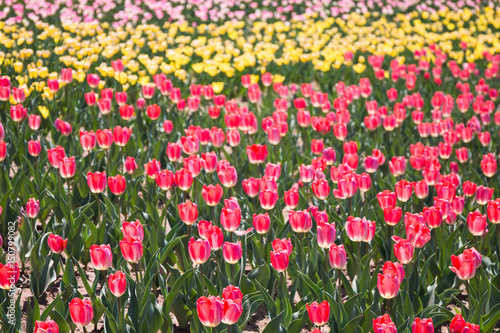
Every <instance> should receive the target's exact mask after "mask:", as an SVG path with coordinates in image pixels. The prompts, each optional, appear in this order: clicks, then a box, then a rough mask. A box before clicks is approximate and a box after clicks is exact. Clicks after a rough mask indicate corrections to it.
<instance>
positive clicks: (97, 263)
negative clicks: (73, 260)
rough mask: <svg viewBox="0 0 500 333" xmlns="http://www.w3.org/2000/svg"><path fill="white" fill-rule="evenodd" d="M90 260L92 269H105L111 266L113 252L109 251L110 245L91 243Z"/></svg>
mask: <svg viewBox="0 0 500 333" xmlns="http://www.w3.org/2000/svg"><path fill="white" fill-rule="evenodd" d="M89 252H90V260H91V261H92V265H94V269H96V270H99V271H105V270H107V269H108V268H110V267H111V264H112V262H113V252H111V247H110V246H109V244H108V245H96V244H94V245H92V246H91V247H90V250H89Z"/></svg>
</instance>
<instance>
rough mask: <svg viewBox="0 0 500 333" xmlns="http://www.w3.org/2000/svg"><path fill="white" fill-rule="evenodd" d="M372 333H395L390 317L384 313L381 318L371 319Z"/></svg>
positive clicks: (394, 326) (394, 325)
mask: <svg viewBox="0 0 500 333" xmlns="http://www.w3.org/2000/svg"><path fill="white" fill-rule="evenodd" d="M373 332H374V333H397V332H398V331H397V329H396V324H394V323H393V322H392V320H391V317H389V315H388V314H387V313H386V314H385V315H383V316H380V317H378V318H377V319H373Z"/></svg>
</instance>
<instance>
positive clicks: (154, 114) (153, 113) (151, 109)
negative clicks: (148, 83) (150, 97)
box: [146, 104, 161, 120]
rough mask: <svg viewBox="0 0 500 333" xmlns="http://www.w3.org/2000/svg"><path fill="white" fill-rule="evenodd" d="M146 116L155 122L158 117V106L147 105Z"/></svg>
mask: <svg viewBox="0 0 500 333" xmlns="http://www.w3.org/2000/svg"><path fill="white" fill-rule="evenodd" d="M146 114H147V115H148V117H149V118H150V119H151V120H156V119H158V118H159V117H160V114H161V108H160V107H159V106H158V104H152V105H148V107H147V109H146Z"/></svg>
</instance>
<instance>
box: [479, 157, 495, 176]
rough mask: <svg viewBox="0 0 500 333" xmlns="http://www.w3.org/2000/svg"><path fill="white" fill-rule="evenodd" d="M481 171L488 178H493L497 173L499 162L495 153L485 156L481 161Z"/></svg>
mask: <svg viewBox="0 0 500 333" xmlns="http://www.w3.org/2000/svg"><path fill="white" fill-rule="evenodd" d="M481 169H482V170H483V173H484V175H485V176H486V177H493V176H494V175H495V173H496V172H497V160H496V158H495V155H494V154H493V153H489V154H487V155H484V156H483V159H482V160H481Z"/></svg>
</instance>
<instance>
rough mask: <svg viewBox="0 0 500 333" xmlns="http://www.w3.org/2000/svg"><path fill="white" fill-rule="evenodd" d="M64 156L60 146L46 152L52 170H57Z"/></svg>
mask: <svg viewBox="0 0 500 333" xmlns="http://www.w3.org/2000/svg"><path fill="white" fill-rule="evenodd" d="M0 142H4V141H0ZM4 143H5V142H4ZM65 156H66V155H65V152H64V148H63V147H61V146H57V147H55V148H50V149H49V150H47V157H48V159H49V163H50V165H52V166H53V167H54V168H57V169H58V168H59V162H60V160H61V159H62V158H63V157H65Z"/></svg>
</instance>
